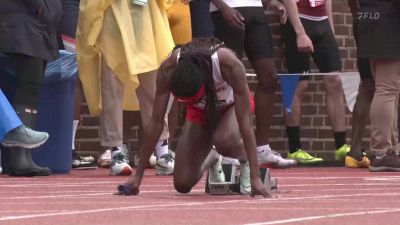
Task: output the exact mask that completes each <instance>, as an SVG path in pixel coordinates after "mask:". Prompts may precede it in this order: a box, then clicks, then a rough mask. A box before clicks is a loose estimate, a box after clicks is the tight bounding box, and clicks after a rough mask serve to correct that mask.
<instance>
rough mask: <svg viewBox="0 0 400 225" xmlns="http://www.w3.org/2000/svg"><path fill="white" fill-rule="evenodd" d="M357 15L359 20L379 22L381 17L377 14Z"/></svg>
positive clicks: (360, 13) (362, 13)
mask: <svg viewBox="0 0 400 225" xmlns="http://www.w3.org/2000/svg"><path fill="white" fill-rule="evenodd" d="M357 14H358V19H359V20H379V18H380V17H381V14H380V13H379V12H359V13H357Z"/></svg>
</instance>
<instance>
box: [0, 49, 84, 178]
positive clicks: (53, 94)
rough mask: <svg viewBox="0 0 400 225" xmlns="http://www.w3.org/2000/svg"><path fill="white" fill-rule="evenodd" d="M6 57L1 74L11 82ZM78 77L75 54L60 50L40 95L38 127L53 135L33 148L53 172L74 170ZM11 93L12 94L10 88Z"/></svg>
mask: <svg viewBox="0 0 400 225" xmlns="http://www.w3.org/2000/svg"><path fill="white" fill-rule="evenodd" d="M3 57H6V56H4V55H1V56H0V74H1V75H4V74H5V73H6V72H8V75H7V76H8V78H6V80H7V82H8V84H9V83H12V82H13V81H12V78H10V75H11V74H10V68H9V66H8V68H5V65H4V58H3ZM1 58H3V59H1ZM77 77H78V69H77V64H76V55H75V54H74V53H70V52H67V51H60V58H59V59H57V60H55V61H53V62H50V63H48V65H47V67H46V73H45V82H44V85H43V87H42V90H41V93H40V96H39V105H38V119H37V126H36V130H39V131H46V132H48V133H49V135H50V137H49V139H48V141H47V142H46V143H45V144H44V145H43V146H41V147H40V148H38V149H35V150H33V151H32V157H33V160H34V161H35V163H36V164H38V165H40V166H46V167H49V168H50V169H51V171H52V173H69V172H70V171H71V165H72V164H71V162H72V121H73V114H74V91H75V82H76V79H77ZM2 80H4V78H3V79H2ZM11 89H12V88H11ZM8 90H10V88H9V87H8ZM8 92H9V94H10V91H8ZM11 93H12V91H11ZM3 153H5V154H3V157H2V158H6V157H7V151H3ZM2 160H3V159H2ZM3 162H4V164H5V165H4V164H3V166H4V167H7V162H6V161H3Z"/></svg>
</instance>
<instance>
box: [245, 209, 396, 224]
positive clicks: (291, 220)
mask: <svg viewBox="0 0 400 225" xmlns="http://www.w3.org/2000/svg"><path fill="white" fill-rule="evenodd" d="M395 212H400V208H395V209H388V210H376V211H360V212H351V213H335V214H326V215H320V216H308V217H298V218H292V219H285V220H274V221H268V222H260V223H246V224H244V225H273V224H283V223H292V222H304V221H309V220H321V219H330V218H337V217H345V216H359V215H371V214H382V213H395Z"/></svg>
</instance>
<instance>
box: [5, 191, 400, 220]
mask: <svg viewBox="0 0 400 225" xmlns="http://www.w3.org/2000/svg"><path fill="white" fill-rule="evenodd" d="M396 195H400V193H370V194H354V195H324V196H310V197H293V198H274V199H270V198H255V199H254V198H246V199H239V200H224V201H209V202H187V203H178V204H176V203H169V204H152V205H148V204H147V205H141V206H126V207H115V208H103V209H92V210H79V211H77V210H74V211H67V212H59V213H43V214H32V215H23V216H6V217H0V221H9V220H20V219H30V218H41V217H52V216H63V215H78V214H90V213H98V212H109V211H118V210H139V209H140V210H143V209H154V208H160V207H177V206H185V207H187V206H202V205H209V204H227V203H228V204H232V203H252V204H254V203H265V202H267V201H279V200H285V201H288V200H299V199H316V198H343V197H351V196H375V197H377V196H396ZM132 198H135V197H132ZM399 210H400V209H399ZM333 215H337V214H333ZM307 218H308V217H307ZM285 221H286V220H285Z"/></svg>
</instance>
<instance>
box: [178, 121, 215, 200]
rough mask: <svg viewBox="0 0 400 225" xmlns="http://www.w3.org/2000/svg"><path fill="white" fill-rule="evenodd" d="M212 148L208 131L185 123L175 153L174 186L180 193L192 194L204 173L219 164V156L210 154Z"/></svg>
mask: <svg viewBox="0 0 400 225" xmlns="http://www.w3.org/2000/svg"><path fill="white" fill-rule="evenodd" d="M211 146H212V144H211V136H210V134H209V133H208V131H207V130H205V129H203V128H202V127H201V126H200V125H198V124H194V123H192V122H190V121H186V122H185V124H184V126H183V128H182V134H181V136H180V137H179V140H178V144H177V147H176V151H175V168H174V186H175V189H176V190H177V191H178V192H180V193H188V192H190V190H191V189H192V187H193V186H194V185H196V184H197V183H198V182H199V180H200V179H201V178H202V176H203V173H204V171H205V170H206V169H208V168H209V167H210V166H211V165H213V164H215V163H216V162H217V160H218V154H216V152H215V151H211V152H210V149H211ZM210 154H212V155H210ZM209 155H210V156H209ZM207 156H208V157H207Z"/></svg>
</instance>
